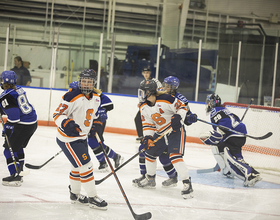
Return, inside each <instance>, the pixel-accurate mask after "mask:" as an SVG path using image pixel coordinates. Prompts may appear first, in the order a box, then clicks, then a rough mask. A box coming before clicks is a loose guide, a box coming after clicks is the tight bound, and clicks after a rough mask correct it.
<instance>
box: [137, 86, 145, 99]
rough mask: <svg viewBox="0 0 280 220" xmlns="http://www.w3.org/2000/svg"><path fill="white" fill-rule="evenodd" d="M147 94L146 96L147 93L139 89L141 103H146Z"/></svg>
mask: <svg viewBox="0 0 280 220" xmlns="http://www.w3.org/2000/svg"><path fill="white" fill-rule="evenodd" d="M145 98H146V94H145V91H144V90H142V89H138V99H139V102H145V101H146V99H145Z"/></svg>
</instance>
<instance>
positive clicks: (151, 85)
mask: <svg viewBox="0 0 280 220" xmlns="http://www.w3.org/2000/svg"><path fill="white" fill-rule="evenodd" d="M156 93H157V83H156V82H155V81H154V80H145V81H142V82H141V83H140V87H139V89H138V98H139V101H140V102H144V101H146V100H147V98H148V97H150V96H151V95H156Z"/></svg>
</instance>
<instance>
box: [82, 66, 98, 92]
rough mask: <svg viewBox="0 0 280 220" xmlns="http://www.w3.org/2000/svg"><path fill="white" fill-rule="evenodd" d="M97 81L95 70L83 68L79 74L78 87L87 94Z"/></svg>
mask: <svg viewBox="0 0 280 220" xmlns="http://www.w3.org/2000/svg"><path fill="white" fill-rule="evenodd" d="M96 81H97V75H96V72H95V71H94V70H92V69H84V70H83V71H82V72H81V73H80V75H79V89H80V90H81V92H82V93H84V94H88V93H90V92H92V91H93V89H94V86H95V84H96Z"/></svg>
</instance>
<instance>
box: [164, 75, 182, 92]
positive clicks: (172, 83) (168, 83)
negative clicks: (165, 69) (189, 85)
mask: <svg viewBox="0 0 280 220" xmlns="http://www.w3.org/2000/svg"><path fill="white" fill-rule="evenodd" d="M179 85H180V81H179V79H178V78H177V77H175V76H168V77H166V78H165V79H164V80H163V86H164V87H165V90H166V89H167V88H170V91H167V92H168V93H169V94H171V93H172V92H175V93H176V90H177V89H178V87H179Z"/></svg>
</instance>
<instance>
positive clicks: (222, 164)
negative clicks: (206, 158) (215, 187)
mask: <svg viewBox="0 0 280 220" xmlns="http://www.w3.org/2000/svg"><path fill="white" fill-rule="evenodd" d="M210 147H211V150H212V153H213V155H214V158H215V160H216V161H217V163H218V165H219V167H220V168H221V174H223V175H224V176H226V177H228V178H234V176H233V175H232V174H231V172H230V167H228V166H227V164H226V162H225V158H224V152H221V153H220V152H219V149H218V147H217V146H215V145H211V146H210Z"/></svg>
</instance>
